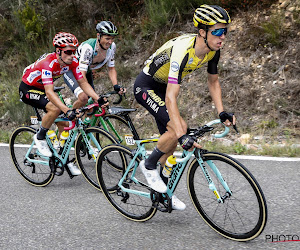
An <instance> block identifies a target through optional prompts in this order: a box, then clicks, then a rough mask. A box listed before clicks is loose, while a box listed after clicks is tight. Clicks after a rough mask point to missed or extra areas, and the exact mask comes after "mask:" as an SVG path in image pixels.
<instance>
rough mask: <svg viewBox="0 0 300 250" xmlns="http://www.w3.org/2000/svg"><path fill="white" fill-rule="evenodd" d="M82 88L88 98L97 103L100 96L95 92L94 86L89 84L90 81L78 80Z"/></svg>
mask: <svg viewBox="0 0 300 250" xmlns="http://www.w3.org/2000/svg"><path fill="white" fill-rule="evenodd" d="M77 82H78V84H79V86H80V88H82V90H83V91H84V93H86V94H87V95H88V96H90V97H92V98H93V99H94V101H97V100H98V99H99V96H98V95H97V94H96V92H95V90H94V89H93V88H92V86H91V85H90V84H89V83H88V81H87V80H86V79H84V78H81V79H79V80H77Z"/></svg>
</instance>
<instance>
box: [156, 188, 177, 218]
mask: <svg viewBox="0 0 300 250" xmlns="http://www.w3.org/2000/svg"><path fill="white" fill-rule="evenodd" d="M150 195H151V200H152V206H153V207H155V208H156V209H157V210H159V211H161V212H164V213H166V212H168V213H171V212H172V210H173V209H172V202H171V199H170V197H169V196H168V195H167V194H162V193H158V192H156V191H154V190H151V193H150Z"/></svg>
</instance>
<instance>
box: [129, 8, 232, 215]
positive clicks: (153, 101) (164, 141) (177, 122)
mask: <svg viewBox="0 0 300 250" xmlns="http://www.w3.org/2000/svg"><path fill="white" fill-rule="evenodd" d="M193 21H194V25H195V27H197V28H198V30H197V34H190V35H182V36H179V37H177V38H174V39H172V40H170V41H168V42H167V43H165V44H164V45H163V46H162V47H161V48H159V49H158V50H157V51H156V52H155V53H154V54H153V55H152V56H151V57H150V58H149V59H148V60H147V61H146V63H145V64H146V66H145V67H144V69H143V71H142V72H141V73H140V74H139V75H138V77H137V78H136V81H135V84H134V95H135V98H136V100H137V101H138V102H139V103H140V104H141V105H142V106H144V107H145V108H146V109H147V110H148V111H149V112H150V113H151V114H152V115H153V116H154V118H155V120H156V123H157V127H158V129H159V132H160V134H161V137H160V138H159V140H158V143H157V147H155V149H154V150H153V152H152V153H151V155H150V156H149V157H148V158H147V159H146V160H145V161H141V163H140V165H139V167H140V169H141V170H142V172H143V174H144V175H145V177H146V180H147V182H148V184H149V186H150V187H151V188H152V189H153V190H155V191H157V192H160V193H165V192H166V191H167V186H166V184H165V183H167V181H168V180H167V179H165V178H164V177H162V175H159V173H158V171H157V162H158V161H160V163H161V165H162V166H163V165H164V163H165V161H166V159H167V157H168V156H169V155H171V154H173V153H174V151H175V149H176V146H177V143H178V142H179V144H180V145H181V146H182V148H183V149H185V150H191V149H192V148H193V147H198V148H201V146H200V145H199V144H198V143H196V142H195V141H194V139H193V138H192V137H191V136H190V135H188V134H187V124H186V122H185V121H184V120H183V118H182V117H181V116H180V113H179V108H178V105H177V98H178V95H179V91H180V83H181V82H182V80H183V78H184V77H185V76H186V75H187V74H189V73H191V72H193V71H195V70H197V69H199V68H201V67H202V66H204V65H206V64H208V69H207V71H208V89H209V92H210V95H211V97H212V100H213V102H214V104H215V107H216V109H217V111H218V114H219V117H220V119H221V121H222V122H223V123H224V124H225V125H226V126H230V125H232V124H233V125H234V124H235V116H234V115H233V113H228V112H226V111H224V108H223V103H222V95H221V86H220V83H219V77H218V69H217V65H218V62H219V58H220V49H221V47H222V46H223V43H224V41H225V38H226V34H227V25H228V24H229V23H230V22H231V20H230V17H229V15H228V13H227V11H226V10H224V9H223V8H221V7H220V6H217V5H206V4H204V5H201V6H200V7H199V8H197V9H196V11H195V13H194V18H193ZM200 101H201V100H200ZM171 198H172V208H173V209H176V210H184V209H185V207H186V206H185V204H184V203H183V202H182V201H180V200H179V199H178V198H177V197H176V196H175V195H173V196H172V197H171Z"/></svg>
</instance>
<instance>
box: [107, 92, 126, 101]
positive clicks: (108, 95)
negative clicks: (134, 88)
mask: <svg viewBox="0 0 300 250" xmlns="http://www.w3.org/2000/svg"><path fill="white" fill-rule="evenodd" d="M111 95H119V100H118V101H115V102H113V104H120V103H121V101H122V99H123V95H124V97H125V99H126V96H125V93H124V94H123V95H120V94H119V92H117V91H115V90H114V91H109V92H107V93H105V94H103V95H102V96H103V97H110V96H111Z"/></svg>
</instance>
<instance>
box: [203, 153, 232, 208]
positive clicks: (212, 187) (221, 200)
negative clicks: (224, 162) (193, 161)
mask: <svg viewBox="0 0 300 250" xmlns="http://www.w3.org/2000/svg"><path fill="white" fill-rule="evenodd" d="M197 161H198V163H199V165H200V166H201V169H202V171H203V173H204V176H205V178H206V180H207V182H208V187H209V189H210V190H212V191H213V193H214V195H215V196H216V198H217V200H218V202H219V203H224V201H225V200H226V199H227V198H228V197H230V196H231V195H232V192H231V190H230V189H229V187H228V185H227V183H226V181H225V180H224V179H223V177H222V175H221V173H220V171H219V169H218V168H217V166H216V165H215V164H214V162H213V161H212V160H208V161H205V162H206V163H207V164H208V166H209V167H210V168H211V169H212V171H213V172H214V173H215V175H216V177H217V178H218V179H219V181H220V183H221V185H222V186H223V188H224V189H225V190H226V193H225V195H223V196H220V194H219V192H218V190H217V188H216V186H215V184H214V182H213V180H212V178H211V177H210V174H209V173H208V171H207V169H206V166H205V164H204V161H203V160H202V158H198V157H197Z"/></svg>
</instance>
